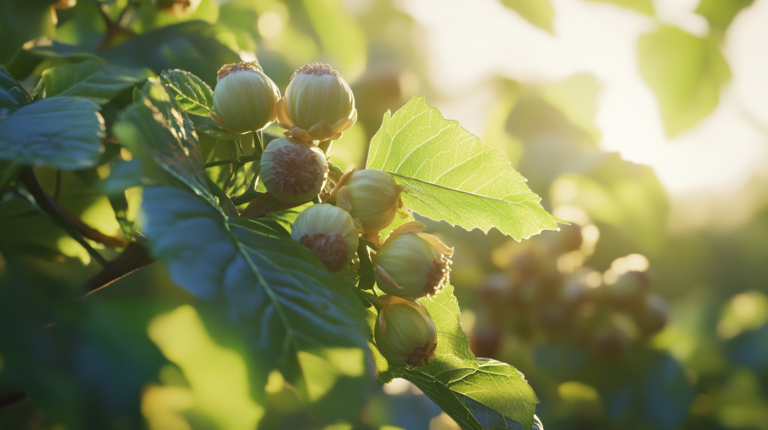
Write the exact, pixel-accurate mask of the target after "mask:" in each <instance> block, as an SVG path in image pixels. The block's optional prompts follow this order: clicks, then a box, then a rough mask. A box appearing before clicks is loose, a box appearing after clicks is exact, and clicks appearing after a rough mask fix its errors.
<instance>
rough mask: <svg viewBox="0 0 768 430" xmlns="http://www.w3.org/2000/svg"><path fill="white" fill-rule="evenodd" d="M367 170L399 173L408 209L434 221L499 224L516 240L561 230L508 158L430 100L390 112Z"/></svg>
mask: <svg viewBox="0 0 768 430" xmlns="http://www.w3.org/2000/svg"><path fill="white" fill-rule="evenodd" d="M366 167H367V168H369V169H377V170H382V171H385V172H389V173H391V174H392V175H394V176H395V179H396V180H397V182H398V183H400V184H402V185H404V186H405V187H406V188H407V193H406V194H403V201H404V203H405V205H406V206H407V207H408V208H410V209H413V210H414V211H416V212H417V213H419V214H420V215H423V216H425V217H427V218H431V219H434V220H445V221H448V223H450V224H451V225H459V226H461V227H464V228H465V229H467V230H471V229H473V228H479V229H481V230H482V231H484V232H488V230H490V229H491V227H496V228H498V229H499V230H500V231H501V232H502V233H504V234H506V235H509V236H512V237H513V238H515V239H516V240H520V239H521V238H528V237H530V236H532V235H534V234H537V233H539V232H540V231H541V230H544V229H555V228H557V224H556V218H554V217H553V216H552V215H550V214H548V213H547V212H546V211H545V210H544V209H543V208H542V207H541V204H540V203H539V201H540V200H541V199H540V198H539V196H537V195H536V194H534V193H533V192H531V191H530V190H529V189H528V187H527V186H526V185H525V178H523V177H522V176H521V175H520V174H519V173H518V172H516V171H515V170H514V169H513V168H512V167H511V166H510V165H509V161H508V160H507V159H506V158H504V156H503V155H501V154H499V153H498V152H496V151H494V150H492V149H490V148H488V147H486V146H485V145H483V143H482V142H481V141H480V139H479V138H477V137H476V136H473V135H472V134H470V133H469V132H467V131H466V130H464V129H463V128H461V126H460V125H459V124H458V122H456V121H447V120H445V119H443V117H442V115H441V114H440V111H438V110H437V109H435V108H431V107H429V106H428V105H427V104H426V103H425V101H424V98H422V97H416V98H414V99H412V100H411V101H410V102H408V104H406V105H405V106H404V107H403V108H401V109H400V110H398V111H397V112H396V113H395V115H394V116H390V114H389V113H387V114H385V115H384V121H383V123H382V125H381V129H379V131H378V132H377V133H376V135H375V136H374V137H373V139H372V140H371V146H370V149H369V152H368V162H367V166H366Z"/></svg>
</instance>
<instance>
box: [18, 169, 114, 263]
mask: <svg viewBox="0 0 768 430" xmlns="http://www.w3.org/2000/svg"><path fill="white" fill-rule="evenodd" d="M19 178H20V179H21V181H22V182H23V183H24V186H25V187H26V188H27V191H29V193H30V194H31V195H32V197H33V198H34V199H35V203H37V205H38V207H40V209H42V210H43V211H44V212H45V213H47V214H48V215H49V216H50V217H51V219H53V221H54V222H55V223H56V224H58V225H59V226H60V227H61V228H63V229H64V230H65V231H66V232H67V234H69V235H70V236H71V237H72V239H75V240H76V241H77V243H79V244H80V245H82V246H83V248H85V250H86V251H88V254H90V256H91V258H93V259H94V260H96V261H98V262H99V264H101V265H102V266H106V265H107V260H106V259H105V258H104V257H103V256H102V255H101V254H99V253H98V252H96V250H95V249H93V247H92V246H91V245H90V244H89V243H88V242H87V241H86V240H85V239H83V236H85V235H84V234H83V231H86V232H88V233H91V234H92V233H93V232H96V233H98V235H101V236H103V237H108V236H105V235H103V234H101V233H100V232H98V231H96V230H94V229H92V228H90V227H88V226H86V225H85V224H83V223H82V221H80V220H79V219H77V218H76V217H74V216H73V215H72V214H68V213H67V214H68V215H69V216H67V215H65V213H64V212H62V210H63V208H62V207H61V206H59V205H58V204H57V203H56V202H54V201H53V200H52V199H51V198H50V197H49V196H48V194H46V193H45V191H43V189H42V187H40V184H39V183H38V182H37V178H36V177H35V173H34V171H32V168H31V167H29V166H27V167H24V169H22V171H21V174H20V175H19ZM73 221H74V222H77V223H78V224H79V225H75V224H74V223H73ZM82 227H86V228H82ZM103 237H101V238H102V239H103ZM114 239H117V238H114ZM94 240H95V239H94Z"/></svg>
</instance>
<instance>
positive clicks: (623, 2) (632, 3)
mask: <svg viewBox="0 0 768 430" xmlns="http://www.w3.org/2000/svg"><path fill="white" fill-rule="evenodd" d="M587 1H591V2H595V3H611V4H615V5H617V6H621V7H623V8H627V9H632V10H634V11H637V12H640V13H644V14H646V15H651V16H654V15H655V14H656V12H655V10H654V8H653V2H652V1H651V0H587ZM728 1H729V0H728Z"/></svg>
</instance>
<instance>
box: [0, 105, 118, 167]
mask: <svg viewBox="0 0 768 430" xmlns="http://www.w3.org/2000/svg"><path fill="white" fill-rule="evenodd" d="M98 110H99V105H97V104H96V103H94V102H92V101H90V100H86V99H81V98H74V97H54V98H50V99H44V100H40V101H37V102H34V103H30V104H28V105H26V106H23V107H21V108H19V109H18V110H16V111H13V112H12V113H11V114H10V115H8V116H5V117H3V118H2V119H0V159H5V160H15V161H18V162H21V163H24V164H33V165H36V166H46V167H51V168H54V169H62V170H77V169H84V168H88V167H93V166H95V165H96V163H97V161H98V159H99V156H100V155H101V139H103V138H104V135H105V133H104V131H105V130H104V129H105V127H104V120H103V119H102V117H101V115H100V114H99V112H98Z"/></svg>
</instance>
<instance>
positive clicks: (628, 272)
mask: <svg viewBox="0 0 768 430" xmlns="http://www.w3.org/2000/svg"><path fill="white" fill-rule="evenodd" d="M582 215H583V213H582ZM582 218H584V216H582ZM598 237H599V231H598V229H597V227H596V226H595V225H593V224H590V223H589V221H588V220H587V219H584V220H583V221H582V222H581V225H580V224H577V223H572V224H571V225H569V226H564V227H561V231H560V232H558V233H557V234H552V235H545V236H539V237H537V238H534V239H531V240H529V241H528V242H527V243H525V244H519V243H514V244H508V245H505V246H502V247H500V248H498V249H497V250H495V251H494V253H493V260H494V263H495V264H496V265H497V266H499V267H500V268H502V269H503V272H501V273H497V274H494V275H490V276H488V277H487V278H486V279H485V280H484V281H483V282H482V283H481V284H480V285H479V288H478V289H477V292H478V294H479V296H480V299H481V302H482V303H483V308H484V309H485V312H483V313H482V314H479V315H481V317H482V318H481V317H478V319H477V321H476V323H475V325H474V327H473V329H472V333H471V344H472V349H473V352H475V354H476V355H478V356H483V357H494V356H497V355H498V353H499V351H500V348H501V346H502V341H503V339H504V335H505V334H512V335H514V336H516V337H517V338H520V339H524V340H527V341H533V342H537V341H564V342H570V343H574V344H577V345H582V346H585V347H587V348H588V349H589V350H591V351H592V352H593V353H594V354H595V355H596V356H599V357H607V358H619V357H621V356H623V355H624V354H625V353H626V352H627V351H628V350H629V349H630V348H631V347H632V346H633V345H638V344H640V343H642V342H643V341H644V340H646V339H649V338H650V337H651V336H653V335H654V334H656V333H658V332H660V331H661V330H662V329H663V328H664V326H665V325H666V323H667V308H666V303H665V302H664V300H663V299H662V298H661V297H660V296H659V295H658V294H656V293H654V292H653V288H652V287H653V283H652V281H651V277H650V275H649V273H648V261H647V260H646V259H645V257H643V256H641V255H639V254H630V255H628V256H626V257H622V258H618V259H616V260H614V262H613V263H612V265H611V268H610V269H608V270H607V271H606V272H604V273H600V272H598V271H595V270H592V269H590V268H587V267H584V266H583V263H584V261H585V260H586V259H587V258H588V257H589V256H590V255H591V254H592V252H593V251H594V248H595V244H596V242H597V239H598ZM481 312H482V311H481Z"/></svg>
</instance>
